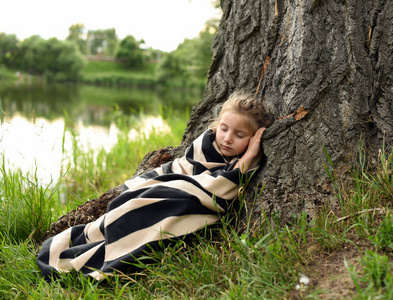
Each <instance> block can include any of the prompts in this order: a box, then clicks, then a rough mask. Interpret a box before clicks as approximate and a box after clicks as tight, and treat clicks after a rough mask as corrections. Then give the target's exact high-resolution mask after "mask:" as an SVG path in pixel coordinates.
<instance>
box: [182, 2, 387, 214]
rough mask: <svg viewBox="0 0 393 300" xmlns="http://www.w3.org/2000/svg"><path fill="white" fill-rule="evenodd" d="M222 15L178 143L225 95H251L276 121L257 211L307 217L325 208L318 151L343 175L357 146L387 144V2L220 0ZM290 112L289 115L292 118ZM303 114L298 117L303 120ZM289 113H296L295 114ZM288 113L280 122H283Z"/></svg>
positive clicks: (328, 193) (326, 188) (327, 192)
mask: <svg viewBox="0 0 393 300" xmlns="http://www.w3.org/2000/svg"><path fill="white" fill-rule="evenodd" d="M221 5H222V9H223V17H222V20H221V23H220V27H219V32H218V33H217V35H216V38H215V40H214V42H213V51H214V55H213V61H212V64H211V68H210V70H209V73H208V82H207V88H206V91H205V94H204V97H203V99H202V101H201V102H200V103H199V105H198V106H197V107H196V108H195V109H194V111H193V114H192V117H191V119H190V121H189V123H188V127H187V130H186V134H185V136H184V141H185V142H187V141H190V140H192V139H194V138H195V137H196V136H198V135H199V134H200V133H201V131H202V130H203V129H204V128H206V126H207V125H208V123H209V120H210V119H212V118H214V117H216V116H217V114H218V112H219V110H220V108H221V104H222V103H223V102H224V101H225V100H226V99H227V97H228V96H229V94H230V93H231V92H233V91H234V90H236V89H239V88H242V89H245V90H249V91H256V89H257V86H258V82H259V79H260V75H261V70H262V67H263V66H264V64H266V63H267V58H268V57H269V58H270V60H268V64H267V65H266V66H265V67H266V71H265V73H264V75H263V79H262V82H261V85H260V89H259V92H258V97H260V98H261V99H262V100H263V101H265V102H266V103H267V105H268V107H269V108H270V109H271V111H272V112H273V113H274V115H275V118H276V122H275V123H274V125H273V126H272V127H271V128H270V129H268V130H267V131H266V133H265V135H264V150H265V154H266V155H267V158H268V162H267V165H266V167H265V168H264V170H263V172H261V173H260V174H259V175H258V177H257V179H256V180H254V181H253V187H252V189H251V191H253V192H251V194H250V196H249V197H250V200H251V199H252V198H253V196H254V192H255V191H256V190H257V188H256V187H257V185H261V184H266V185H265V189H264V192H263V194H262V197H261V198H260V199H257V201H258V207H259V208H263V209H264V210H265V211H266V212H268V213H269V212H270V213H271V212H278V213H279V214H280V216H281V218H282V220H286V219H288V218H289V217H290V216H291V215H293V214H297V213H299V212H301V211H303V210H305V211H307V212H308V213H309V215H310V216H313V215H314V213H315V210H316V208H317V207H318V206H319V205H320V204H321V203H322V202H325V201H334V197H333V196H332V195H333V191H332V189H331V185H330V182H329V180H328V178H327V174H326V171H325V168H324V163H327V161H326V157H325V154H324V152H323V147H325V149H326V151H327V153H328V154H329V155H330V157H331V158H332V161H333V164H334V167H335V170H336V171H337V172H338V173H342V174H343V173H345V172H346V171H348V170H347V168H348V162H351V161H352V160H354V159H356V157H357V153H358V148H359V142H360V140H363V141H364V142H365V144H366V145H368V146H369V148H370V149H371V151H372V152H374V153H375V152H376V151H377V150H378V149H379V147H381V146H382V140H383V138H385V141H386V145H388V147H390V145H391V144H392V141H393V101H392V99H393V96H392V95H393V92H392V82H391V81H392V78H391V77H392V73H393V68H392V67H393V2H392V1H389V0H375V1H367V0H356V1H355V0H347V1H339V0H335V1H334V0H329V1H328V0H291V1H289V0H286V1H284V0H270V1H267V0H239V1H238V0H236V1H234V0H232V1H230V0H222V1H221ZM297 112H298V113H297ZM302 112H303V113H302ZM296 113H297V114H296ZM287 116H289V117H287Z"/></svg>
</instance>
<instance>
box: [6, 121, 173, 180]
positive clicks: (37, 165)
mask: <svg viewBox="0 0 393 300" xmlns="http://www.w3.org/2000/svg"><path fill="white" fill-rule="evenodd" d="M65 126H66V124H65V121H64V119H62V118H59V119H55V120H47V119H44V118H37V119H36V120H35V122H34V123H32V122H31V121H29V120H28V119H26V118H25V117H22V116H19V115H16V116H14V117H12V118H11V119H9V120H7V121H4V122H2V124H1V126H0V158H2V156H4V158H5V167H6V169H11V170H12V169H16V168H20V169H21V170H22V172H23V173H24V174H29V175H30V176H36V177H37V178H38V180H39V181H40V182H42V183H43V184H44V185H47V184H49V183H51V182H52V181H53V182H56V181H57V180H58V178H59V176H60V172H61V170H62V168H66V167H67V166H68V165H69V164H71V163H72V150H73V149H72V147H73V137H72V134H71V133H70V132H69V131H65V130H64V128H65ZM138 128H140V131H139V132H138V131H136V130H135V129H130V131H129V137H130V138H131V139H133V138H137V137H138V134H140V133H143V134H145V135H147V136H148V135H149V134H150V133H151V132H152V131H153V130H160V131H162V132H170V130H171V129H170V127H169V126H168V125H167V124H166V122H165V121H164V120H163V119H162V118H161V117H160V116H156V117H153V116H147V117H146V118H144V119H143V120H142V121H141V124H138ZM74 130H75V131H76V132H77V134H78V143H79V148H80V149H83V150H85V151H87V150H89V149H91V150H93V151H95V152H96V153H97V152H98V151H99V150H101V149H105V150H106V151H109V150H110V149H111V148H112V147H113V146H114V145H115V144H116V143H117V137H118V133H119V129H118V128H117V127H116V125H115V124H114V123H113V122H112V123H111V124H110V126H109V127H103V126H99V125H85V124H84V123H83V122H82V121H80V122H78V124H75V129H74ZM63 170H64V169H63Z"/></svg>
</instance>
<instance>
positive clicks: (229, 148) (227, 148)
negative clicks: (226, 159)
mask: <svg viewBox="0 0 393 300" xmlns="http://www.w3.org/2000/svg"><path fill="white" fill-rule="evenodd" d="M221 147H222V149H224V150H227V151H229V150H231V147H228V146H225V145H221Z"/></svg>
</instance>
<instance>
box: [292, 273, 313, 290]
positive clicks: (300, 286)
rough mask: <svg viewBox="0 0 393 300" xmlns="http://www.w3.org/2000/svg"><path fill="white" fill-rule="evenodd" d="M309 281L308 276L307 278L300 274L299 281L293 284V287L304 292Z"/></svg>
mask: <svg viewBox="0 0 393 300" xmlns="http://www.w3.org/2000/svg"><path fill="white" fill-rule="evenodd" d="M309 283H310V278H308V277H307V276H306V275H304V274H300V279H299V283H298V284H297V285H296V286H295V289H296V290H298V291H301V292H304V291H305V290H306V288H307V285H308V284H309Z"/></svg>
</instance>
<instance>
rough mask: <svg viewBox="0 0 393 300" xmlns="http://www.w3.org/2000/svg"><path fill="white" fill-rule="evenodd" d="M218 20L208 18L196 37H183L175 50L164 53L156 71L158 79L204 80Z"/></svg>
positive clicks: (160, 80) (162, 80) (161, 80)
mask: <svg viewBox="0 0 393 300" xmlns="http://www.w3.org/2000/svg"><path fill="white" fill-rule="evenodd" d="M218 22H219V20H217V19H211V20H209V21H208V22H206V24H205V29H204V30H202V31H201V32H200V33H199V35H198V36H197V37H195V38H193V39H185V40H184V41H183V42H182V43H181V44H180V45H179V46H178V47H177V49H176V50H175V51H172V52H171V53H169V54H166V55H164V56H163V57H162V59H161V61H160V63H159V65H158V67H157V71H156V76H157V79H158V81H159V82H161V83H163V82H165V81H167V80H171V79H174V78H178V79H181V80H183V81H185V80H193V79H200V80H204V79H205V78H206V74H207V70H208V69H209V65H210V62H211V57H212V50H211V43H212V40H213V37H214V35H215V33H216V31H217V28H218Z"/></svg>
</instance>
